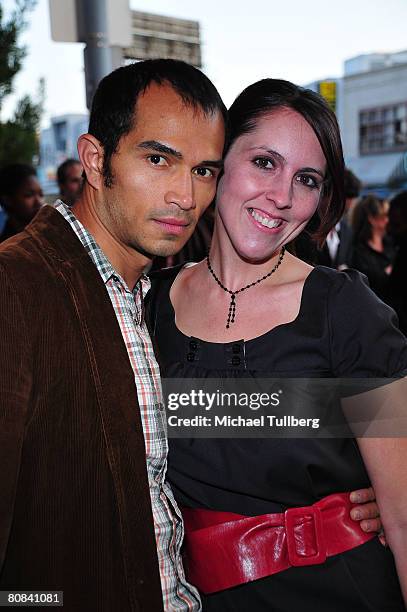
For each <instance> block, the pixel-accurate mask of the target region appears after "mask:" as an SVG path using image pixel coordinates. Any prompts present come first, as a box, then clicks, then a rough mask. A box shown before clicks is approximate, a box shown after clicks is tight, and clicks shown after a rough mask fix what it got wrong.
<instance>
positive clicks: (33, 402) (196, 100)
mask: <svg viewBox="0 0 407 612" xmlns="http://www.w3.org/2000/svg"><path fill="white" fill-rule="evenodd" d="M225 118H226V111H225V107H224V105H223V102H222V101H221V99H220V97H219V94H218V93H217V91H216V89H215V88H214V86H213V85H212V84H211V83H210V81H209V80H208V79H207V78H206V77H205V76H204V75H203V74H202V73H201V72H200V71H198V70H196V69H195V68H193V67H191V66H188V65H187V64H184V63H182V62H176V61H171V60H155V61H146V62H141V63H138V64H133V65H131V66H127V67H124V68H120V69H119V70H117V71H115V72H113V73H112V74H110V75H109V76H107V77H106V78H105V79H103V81H102V82H101V83H100V85H99V88H98V90H97V92H96V94H95V98H94V102H93V107H92V111H91V116H90V125H89V133H88V134H85V135H83V136H82V137H81V138H80V139H79V143H78V150H79V154H80V159H81V163H82V165H83V168H84V172H85V175H86V180H85V183H84V186H83V190H82V192H81V194H80V196H79V198H78V200H77V202H76V203H75V205H74V207H73V209H72V210H70V209H69V207H68V206H66V205H65V204H63V203H62V202H60V203H59V204H57V206H56V208H54V207H50V206H46V207H44V209H42V210H41V211H40V213H39V214H38V216H37V217H36V219H35V220H34V221H33V223H31V225H30V226H29V227H28V228H26V230H25V231H24V232H22V233H21V234H20V235H19V236H16V237H14V238H12V239H11V240H9V241H7V242H6V243H4V244H3V245H2V246H1V248H0V283H1V292H0V337H1V338H2V348H1V351H0V372H1V374H0V466H1V468H0V469H1V473H0V474H1V476H0V485H1V496H0V590H2V591H4V590H10V589H14V590H25V591H27V590H36V591H41V590H42V591H44V590H53V591H64V609H65V610H67V611H71V610H81V611H82V610H83V611H86V612H88V611H91V610H95V611H96V610H97V611H98V612H99V611H116V610H120V612H126V611H130V610H132V611H133V610H143V611H146V612H155V611H159V610H163V609H165V610H199V609H200V603H199V597H198V595H197V592H196V591H195V589H194V588H193V587H191V586H190V585H189V584H188V583H187V582H186V580H185V577H184V574H183V569H182V565H181V558H180V544H181V539H182V526H181V525H182V524H181V519H180V516H179V512H178V510H177V508H176V505H175V502H174V500H173V497H172V493H171V491H170V489H169V487H168V485H167V484H166V483H165V482H164V477H165V471H166V456H167V442H166V438H165V432H164V426H163V411H162V408H163V405H162V396H161V387H160V380H159V369H158V365H157V362H156V360H155V357H154V353H153V350H152V346H151V340H150V338H149V336H148V332H147V329H146V325H145V322H144V319H143V298H144V296H145V294H146V292H147V290H148V286H149V281H148V280H147V278H146V277H145V276H144V275H143V270H144V269H145V267H146V266H147V265H148V264H149V263H150V262H151V260H152V258H153V257H154V256H156V255H158V256H163V257H167V256H170V255H172V254H174V253H176V252H177V251H179V250H180V249H181V247H182V246H183V245H184V244H185V242H186V241H187V240H188V238H189V237H190V236H191V234H192V232H193V230H194V228H195V225H196V223H197V220H198V218H199V216H200V214H201V213H202V212H203V211H204V210H205V208H206V207H207V206H208V205H209V203H210V202H211V200H212V199H213V197H214V194H215V189H216V181H217V177H218V174H219V172H220V169H221V165H222V161H221V160H222V152H223V147H224V127H225Z"/></svg>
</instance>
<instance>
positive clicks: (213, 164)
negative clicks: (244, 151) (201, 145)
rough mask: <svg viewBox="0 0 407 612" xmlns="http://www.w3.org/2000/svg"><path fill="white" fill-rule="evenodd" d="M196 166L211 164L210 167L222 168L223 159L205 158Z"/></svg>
mask: <svg viewBox="0 0 407 612" xmlns="http://www.w3.org/2000/svg"><path fill="white" fill-rule="evenodd" d="M198 166H211V167H212V168H223V159H205V160H204V161H201V163H200V164H198Z"/></svg>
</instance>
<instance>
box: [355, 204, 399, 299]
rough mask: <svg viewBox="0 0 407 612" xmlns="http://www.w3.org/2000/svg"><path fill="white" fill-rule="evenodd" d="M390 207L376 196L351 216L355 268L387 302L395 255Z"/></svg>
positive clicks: (357, 208) (360, 206) (358, 206)
mask: <svg viewBox="0 0 407 612" xmlns="http://www.w3.org/2000/svg"><path fill="white" fill-rule="evenodd" d="M388 213H389V203H388V202H387V201H386V200H380V199H379V198H377V197H376V196H374V195H368V196H365V197H364V198H362V200H360V202H358V203H357V204H356V206H355V208H354V210H353V213H352V227H353V240H354V250H353V258H352V266H353V267H354V268H356V270H359V271H360V272H363V274H366V276H367V278H368V279H369V284H370V286H371V288H372V290H373V291H374V292H375V293H376V294H377V295H378V296H379V297H380V298H382V299H385V297H386V292H387V285H388V281H389V275H390V273H391V270H392V263H393V259H394V255H395V250H394V248H393V245H392V242H391V240H390V238H389V237H388V236H387V233H386V231H387V224H388V221H389V216H388Z"/></svg>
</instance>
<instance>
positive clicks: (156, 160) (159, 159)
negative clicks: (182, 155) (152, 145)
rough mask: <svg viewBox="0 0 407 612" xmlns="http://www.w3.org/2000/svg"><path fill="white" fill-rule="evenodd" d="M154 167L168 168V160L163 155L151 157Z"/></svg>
mask: <svg viewBox="0 0 407 612" xmlns="http://www.w3.org/2000/svg"><path fill="white" fill-rule="evenodd" d="M147 159H149V160H150V162H151V163H152V164H153V165H154V166H166V165H167V160H166V159H165V157H163V156H162V155H149V156H148V158H147Z"/></svg>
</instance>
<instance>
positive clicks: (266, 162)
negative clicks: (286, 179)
mask: <svg viewBox="0 0 407 612" xmlns="http://www.w3.org/2000/svg"><path fill="white" fill-rule="evenodd" d="M253 163H254V164H255V165H256V166H257V167H258V168H261V169H262V170H272V169H273V168H274V162H273V160H271V159H270V158H269V157H255V158H254V160H253Z"/></svg>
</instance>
